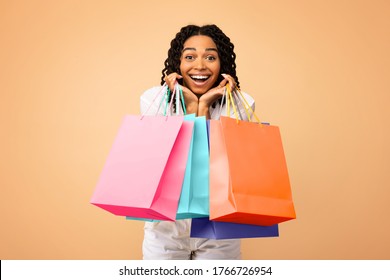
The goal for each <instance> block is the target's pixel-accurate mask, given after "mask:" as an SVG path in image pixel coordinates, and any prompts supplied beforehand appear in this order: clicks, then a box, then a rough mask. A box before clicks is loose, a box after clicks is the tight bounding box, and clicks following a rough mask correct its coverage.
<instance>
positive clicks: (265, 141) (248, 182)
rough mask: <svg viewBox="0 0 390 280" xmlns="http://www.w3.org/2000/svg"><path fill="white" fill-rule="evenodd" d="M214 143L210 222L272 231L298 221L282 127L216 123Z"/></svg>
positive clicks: (213, 124)
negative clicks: (241, 224) (272, 228)
mask: <svg viewBox="0 0 390 280" xmlns="http://www.w3.org/2000/svg"><path fill="white" fill-rule="evenodd" d="M229 94H231V93H230V92H228V93H227V95H226V96H227V102H232V100H233V98H232V95H230V98H229ZM237 95H239V93H237ZM236 98H237V96H236ZM233 106H234V103H233ZM209 137H210V220H214V221H224V222H233V223H243V224H254V225H263V226H269V225H274V224H278V223H281V222H284V221H288V220H291V219H295V218H296V215H295V209H294V203H293V200H292V193H291V187H290V181H289V175H288V170H287V164H286V159H285V156H284V151H283V145H282V141H281V135H280V131H279V128H278V127H277V126H273V125H264V124H261V123H255V122H248V121H242V120H238V118H237V119H234V118H228V117H221V118H220V120H211V121H210V136H209Z"/></svg>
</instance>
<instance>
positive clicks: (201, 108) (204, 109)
mask: <svg viewBox="0 0 390 280" xmlns="http://www.w3.org/2000/svg"><path fill="white" fill-rule="evenodd" d="M197 116H198V117H201V116H205V117H206V119H207V120H208V119H210V111H209V106H208V105H206V104H202V103H199V105H198V112H197Z"/></svg>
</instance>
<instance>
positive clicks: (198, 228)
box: [190, 218, 279, 239]
mask: <svg viewBox="0 0 390 280" xmlns="http://www.w3.org/2000/svg"><path fill="white" fill-rule="evenodd" d="M190 236H191V237H197V238H209V239H238V238H256V237H257V238H258V237H278V236H279V226H278V225H277V224H276V225H272V226H258V225H247V224H236V223H228V222H215V221H210V220H209V218H196V219H192V222H191V235H190Z"/></svg>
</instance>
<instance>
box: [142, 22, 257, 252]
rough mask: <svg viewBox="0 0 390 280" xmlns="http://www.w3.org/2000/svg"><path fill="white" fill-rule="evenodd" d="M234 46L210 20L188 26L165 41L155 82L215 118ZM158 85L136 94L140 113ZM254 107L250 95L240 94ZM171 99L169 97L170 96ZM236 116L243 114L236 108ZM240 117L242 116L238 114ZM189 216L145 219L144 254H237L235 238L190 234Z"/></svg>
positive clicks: (230, 75)
mask: <svg viewBox="0 0 390 280" xmlns="http://www.w3.org/2000/svg"><path fill="white" fill-rule="evenodd" d="M235 59H236V55H235V53H234V45H233V44H232V43H231V42H230V39H229V37H227V36H226V35H225V34H224V33H223V32H222V30H221V29H220V28H218V27H217V26H216V25H205V26H196V25H188V26H185V27H183V28H181V30H180V32H178V33H177V34H176V37H175V38H174V39H173V40H172V41H171V47H170V49H169V51H168V58H167V59H166V60H165V63H164V65H165V68H164V69H163V70H162V74H163V76H162V78H161V85H163V84H164V83H166V84H167V85H168V87H169V88H170V89H171V90H173V89H174V85H175V83H176V82H178V83H179V84H180V85H181V86H182V91H183V96H184V100H185V106H186V113H187V114H192V113H195V114H196V115H197V116H206V118H207V119H210V118H211V119H219V117H220V114H221V113H222V114H226V109H225V103H224V102H222V96H223V93H224V90H225V86H226V85H227V84H229V85H230V87H231V88H235V87H239V81H238V78H237V75H236V63H235ZM159 91H160V87H154V88H151V89H149V90H147V91H146V92H144V94H143V95H142V96H141V113H142V114H144V113H145V112H146V111H147V112H148V114H150V115H153V114H156V112H157V111H158V104H152V103H153V102H152V101H153V99H154V96H155V95H156V94H157V93H158V92H159ZM243 94H244V95H245V99H246V100H247V101H248V103H249V105H250V106H251V107H252V109H253V110H254V100H253V98H251V97H250V96H249V95H247V94H245V93H243ZM173 102H174V101H173ZM239 111H241V113H240V115H241V116H246V114H245V111H244V109H243V108H239ZM244 119H245V118H244ZM190 227H191V220H190V219H185V220H178V221H175V222H146V223H145V236H144V242H143V258H144V259H152V260H156V259H240V258H241V251H240V240H239V239H231V240H211V239H205V238H191V237H190Z"/></svg>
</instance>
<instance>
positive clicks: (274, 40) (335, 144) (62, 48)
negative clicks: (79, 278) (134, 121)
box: [0, 0, 390, 259]
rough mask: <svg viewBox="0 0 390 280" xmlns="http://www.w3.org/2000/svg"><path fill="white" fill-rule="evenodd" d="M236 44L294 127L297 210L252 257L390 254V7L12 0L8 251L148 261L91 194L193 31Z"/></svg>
mask: <svg viewBox="0 0 390 280" xmlns="http://www.w3.org/2000/svg"><path fill="white" fill-rule="evenodd" d="M189 23H195V24H206V23H216V24H217V25H219V26H220V27H221V28H222V29H223V30H224V31H225V33H226V34H227V35H228V36H229V37H230V38H231V39H232V41H233V42H234V44H235V47H236V48H235V50H236V53H237V56H238V58H237V64H238V76H239V79H240V82H241V85H242V89H243V90H244V91H246V92H248V93H250V94H252V95H253V96H254V97H255V99H256V101H257V113H258V115H259V116H260V117H261V118H262V119H263V120H266V121H270V122H271V123H273V124H277V125H279V126H280V128H281V131H282V136H283V141H284V145H285V152H286V157H287V161H288V166H289V172H290V177H291V183H292V188H293V195H294V201H295V204H296V210H297V215H298V218H297V219H296V220H294V221H289V222H286V223H284V224H282V225H281V226H280V237H279V238H274V239H247V240H244V241H243V257H244V258H245V259H389V258H390V242H389V241H388V240H389V239H388V236H389V232H390V222H389V217H388V216H389V214H390V203H389V199H390V175H389V174H390V173H389V166H390V148H389V142H390V129H389V120H390V113H389V103H390V102H389V101H390V82H389V77H390V55H389V50H390V34H389V33H390V1H386V0H383V1H379V0H375V1H368V0H367V1H346V0H341V1H339V0H337V1H336V0H332V1H310V0H306V1H305V0H299V1H287V0H286V1H271V0H270V1H251V0H250V1H249V0H240V1H229V0H223V1H203V0H200V1H196V2H193V1H192V2H191V1H157V0H156V1H150V0H149V1H139V2H138V1H49V0H48V1H5V0H4V1H1V2H0V40H1V43H0V49H1V51H0V67H1V69H0V93H1V99H0V120H1V123H0V127H1V137H0V156H1V160H0V172H1V173H0V188H1V189H0V190H1V196H0V217H1V230H0V259H140V258H141V243H142V236H143V232H142V222H137V221H126V220H124V219H123V218H121V217H116V216H114V215H112V214H110V213H108V212H106V211H103V210H101V209H100V208H97V207H95V206H92V205H90V204H89V199H90V197H91V195H92V192H93V190H94V186H95V184H96V182H97V179H98V176H99V174H100V171H101V169H102V167H103V164H104V162H105V158H106V156H107V154H108V151H109V149H110V146H111V144H112V141H113V138H114V136H115V134H116V131H117V129H118V125H119V123H120V121H121V119H122V117H123V115H124V114H128V113H131V114H137V113H139V96H140V94H141V93H142V92H143V91H144V90H146V89H147V88H149V87H151V86H154V85H157V84H158V83H159V81H160V72H161V70H162V67H163V61H164V59H165V58H166V53H167V50H168V48H169V43H170V40H171V39H172V38H173V37H174V35H175V34H176V32H177V31H178V30H179V29H180V27H182V26H183V25H187V24H189Z"/></svg>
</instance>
